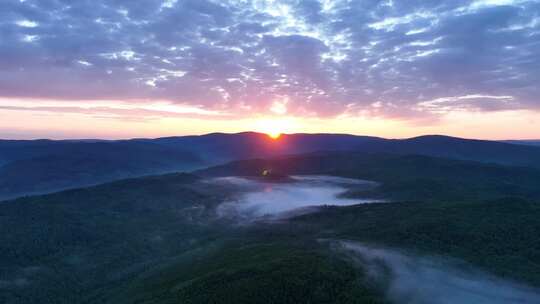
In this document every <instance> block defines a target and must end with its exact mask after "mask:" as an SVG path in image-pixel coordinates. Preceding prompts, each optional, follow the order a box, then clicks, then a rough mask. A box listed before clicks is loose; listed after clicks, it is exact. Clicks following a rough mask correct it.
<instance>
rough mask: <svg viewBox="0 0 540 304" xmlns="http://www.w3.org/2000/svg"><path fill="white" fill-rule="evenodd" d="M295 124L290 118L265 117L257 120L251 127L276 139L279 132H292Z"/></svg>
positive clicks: (279, 134)
mask: <svg viewBox="0 0 540 304" xmlns="http://www.w3.org/2000/svg"><path fill="white" fill-rule="evenodd" d="M296 125H297V124H296V122H295V121H294V120H293V119H291V118H267V119H266V118H265V119H259V120H257V121H256V122H255V126H254V128H253V129H254V130H255V131H258V132H262V133H265V134H267V135H268V136H269V137H270V138H272V139H278V138H279V137H280V136H281V134H284V133H294V132H295V129H296V128H297V126H296Z"/></svg>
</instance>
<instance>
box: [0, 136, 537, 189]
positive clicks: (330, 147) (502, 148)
mask: <svg viewBox="0 0 540 304" xmlns="http://www.w3.org/2000/svg"><path fill="white" fill-rule="evenodd" d="M317 151H343V152H344V151H360V152H364V153H386V154H395V155H424V156H432V157H443V158H451V159H460V160H472V161H479V162H486V163H496V164H503V165H512V166H528V167H536V168H540V147H534V146H527V145H517V144H511V143H502V142H496V141H483V140H470V139H462V138H455V137H447V136H438V135H429V136H421V137H415V138H410V139H384V138H379V137H370V136H355V135H347V134H284V135H282V136H281V137H280V138H279V139H277V140H273V139H270V138H269V137H268V136H267V135H266V134H261V133H254V132H244V133H237V134H224V133H212V134H207V135H201V136H181V137H165V138H156V139H132V140H120V141H100V140H61V141H54V140H32V141H13V140H5V141H0V199H5V198H10V197H16V196H20V195H26V194H35V193H46V192H51V191H56V190H60V189H67V188H73V187H78V186H85V185H92V184H96V183H100V182H105V181H111V180H116V179H120V178H126V177H136V176H142V175H148V174H159V173H165V172H174V171H189V170H194V169H199V168H203V167H208V166H214V165H219V164H223V163H226V162H229V161H234V160H241V159H250V158H267V157H276V156H282V155H293V154H303V153H311V152H317Z"/></svg>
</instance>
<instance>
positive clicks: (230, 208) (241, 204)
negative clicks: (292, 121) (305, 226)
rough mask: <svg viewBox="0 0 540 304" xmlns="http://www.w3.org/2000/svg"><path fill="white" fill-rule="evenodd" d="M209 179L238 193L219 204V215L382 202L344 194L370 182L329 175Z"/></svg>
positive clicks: (276, 214) (247, 216) (279, 213)
mask: <svg viewBox="0 0 540 304" xmlns="http://www.w3.org/2000/svg"><path fill="white" fill-rule="evenodd" d="M212 182H217V183H224V184H229V185H232V186H234V187H237V188H238V189H240V190H239V193H240V194H239V195H237V196H236V197H234V198H233V199H231V200H229V201H227V202H225V203H223V204H221V205H220V206H219V207H218V209H217V212H218V214H219V215H220V216H225V217H234V218H238V219H243V220H257V219H261V218H283V217H288V216H293V215H298V214H301V213H306V212H310V211H315V210H317V208H318V207H320V206H350V205H356V204H364V203H375V202H382V201H381V200H375V199H369V198H346V197H343V196H342V194H344V193H345V192H346V191H347V190H348V189H351V188H354V189H356V190H358V189H370V188H373V187H375V186H376V185H377V184H376V183H374V182H370V181H364V180H356V179H348V178H341V177H332V176H292V177H290V178H288V179H287V180H285V181H278V182H269V181H265V180H262V179H253V178H244V177H223V178H216V179H214V180H213V181H212Z"/></svg>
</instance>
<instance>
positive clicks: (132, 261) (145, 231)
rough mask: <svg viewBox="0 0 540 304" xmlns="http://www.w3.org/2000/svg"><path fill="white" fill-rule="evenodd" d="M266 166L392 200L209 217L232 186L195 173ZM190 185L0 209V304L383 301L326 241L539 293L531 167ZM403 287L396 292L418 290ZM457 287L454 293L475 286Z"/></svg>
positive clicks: (172, 180) (305, 165)
mask: <svg viewBox="0 0 540 304" xmlns="http://www.w3.org/2000/svg"><path fill="white" fill-rule="evenodd" d="M269 166H271V169H274V170H278V171H282V172H287V173H295V174H296V173H303V174H308V173H311V174H332V175H338V176H345V177H363V178H368V177H369V178H373V179H374V180H377V181H379V182H380V183H381V185H380V187H379V188H378V190H377V192H378V193H375V192H373V193H370V194H373V195H375V194H379V195H384V196H385V197H394V198H396V200H393V201H391V202H389V203H374V204H360V205H354V206H347V207H338V206H334V207H322V208H320V210H317V211H314V212H313V213H308V214H301V215H298V216H295V217H292V218H290V219H288V220H280V221H268V222H265V221H263V222H254V223H251V224H247V225H245V224H238V222H237V221H235V220H234V219H227V218H223V217H221V216H220V215H219V213H218V212H217V210H218V209H219V207H220V206H222V204H223V203H230V199H231V198H235V197H237V196H238V195H241V193H239V192H238V191H244V190H238V189H237V188H234V187H229V186H227V184H219V183H213V182H209V180H207V179H205V178H204V176H203V175H207V176H217V175H220V174H224V173H228V174H242V175H247V174H250V172H251V174H256V173H258V172H259V170H260V169H261V168H268V167H269ZM197 175H199V176H197ZM197 175H194V174H186V173H176V174H167V175H162V176H150V177H142V178H136V179H126V180H120V181H115V182H111V183H107V184H103V185H98V186H93V187H87V188H80V189H73V190H67V191H62V192H59V193H54V194H48V195H42V196H32V197H24V198H19V199H16V200H12V201H8V202H5V203H2V204H0V219H1V220H0V231H1V232H2V233H0V243H1V244H2V246H0V269H1V270H2V271H1V272H0V288H1V289H0V290H1V292H0V303H40V304H43V303H45V304H47V303H114V304H123V303H126V304H127V303H148V304H169V303H224V304H228V303H235V304H244V303H250V304H253V303H255V304H258V303H260V304H266V303H342V304H349V303H358V304H363V303H372V304H374V303H389V302H388V300H387V295H386V294H385V288H386V287H385V285H387V284H386V283H389V282H391V279H392V278H393V277H391V276H390V277H386V275H390V274H392V273H393V272H391V271H390V270H391V269H390V268H388V271H384V272H380V274H381V275H383V276H382V278H383V279H386V278H388V282H386V281H383V282H382V283H380V282H378V281H376V280H373V279H372V278H371V277H370V276H369V274H370V273H371V274H373V271H374V269H373V268H370V266H369V265H368V264H363V263H361V262H362V261H363V260H362V259H360V258H361V257H350V256H344V255H342V254H340V253H339V251H335V248H334V247H333V246H332V243H330V244H329V243H328V242H326V240H328V241H332V240H354V241H358V242H361V243H366V244H373V245H378V246H383V248H397V249H399V250H400V252H404V253H407V254H410V255H411V256H413V255H418V256H421V257H422V256H426V257H429V259H425V260H424V264H429V265H435V263H432V262H430V261H431V259H430V258H431V257H433V256H434V255H436V256H439V257H442V258H444V260H443V261H444V262H445V263H444V264H437V265H439V266H440V265H444V267H446V265H447V264H449V263H450V262H452V261H453V260H454V259H459V261H460V263H461V261H464V262H466V263H470V264H471V265H473V266H474V267H478V268H479V269H480V270H481V271H482V272H481V275H482V277H487V278H489V279H491V278H492V277H491V275H497V276H500V277H503V278H506V279H511V280H513V281H515V282H518V283H520V284H521V283H526V284H530V285H531V286H532V287H534V288H538V287H540V263H539V261H540V255H539V252H540V242H538V232H539V231H540V204H539V202H540V199H539V197H540V192H539V189H540V182H539V181H540V170H537V169H526V168H516V167H509V166H501V165H494V164H485V163H478V162H472V161H460V160H450V159H443V158H433V157H427V156H415V155H391V154H364V153H359V152H320V153H312V154H309V155H296V156H287V157H278V158H275V159H270V160H261V159H259V160H251V161H237V162H233V163H231V164H228V165H224V166H220V167H217V168H212V169H208V170H203V171H198V172H197ZM265 191H266V190H265ZM494 191H495V192H494ZM347 195H349V196H351V197H357V195H358V197H365V195H366V193H358V192H356V191H351V192H350V193H348V194H347ZM516 196H518V197H516ZM400 198H409V200H407V201H400V200H397V199H400ZM435 261H437V260H435ZM383 262H384V261H383V260H381V261H378V262H377V263H378V264H380V266H381V265H382V266H385V267H386V266H387V265H386V264H383ZM413 266H415V265H410V269H413V270H416V268H414V267H413ZM467 266H468V264H467ZM441 267H442V266H441ZM444 267H443V268H444ZM384 269H386V268H384ZM466 269H468V268H466ZM420 270H422V268H421V269H420ZM451 271H452V269H449V270H448V272H451ZM418 272H419V273H422V271H418ZM430 273H431V272H430ZM430 273H428V275H429V274H430ZM486 273H487V274H486ZM376 274H379V272H376ZM398 275H400V274H399V273H398ZM434 278H435V279H437V280H442V282H445V281H444V277H441V276H434ZM465 278H466V279H467V278H468V277H465ZM405 279H406V280H407V284H406V286H405V287H404V290H405V291H416V290H423V289H426V286H427V285H429V284H427V285H426V284H421V283H423V281H421V282H416V281H415V279H414V276H413V277H407V276H406V277H405ZM432 281H433V279H432ZM462 281H463V278H462V280H461V281H459V282H462ZM467 282H470V283H467V284H469V285H463V284H456V285H458V286H465V288H466V287H470V286H473V287H474V286H477V285H475V284H476V283H475V281H474V280H472V281H468V279H467ZM495 282H496V281H495ZM430 286H431V285H430ZM436 286H439V285H436ZM497 286H498V285H489V286H487V287H483V286H481V287H483V288H484V289H485V290H493V289H496V288H497ZM512 286H513V285H512ZM465 288H464V289H465ZM464 289H460V290H464ZM451 290H453V289H451ZM391 291H392V290H391ZM481 294H482V295H483V296H488V295H489V293H488V292H486V293H484V292H482V293H481ZM410 299H411V298H410V297H406V298H405V299H404V302H406V303H409V302H410V301H409V300H410ZM443 299H444V298H443ZM534 299H536V298H534ZM534 299H533V300H530V301H523V302H524V303H537V301H536V302H535V301H534ZM464 302H467V301H466V299H465V300H463V301H457V302H456V303H464ZM487 302H490V303H493V301H489V300H488V301H487ZM510 302H511V301H510ZM392 303H394V302H392ZM398 303H399V302H398ZM422 303H431V301H422ZM498 303H500V302H498Z"/></svg>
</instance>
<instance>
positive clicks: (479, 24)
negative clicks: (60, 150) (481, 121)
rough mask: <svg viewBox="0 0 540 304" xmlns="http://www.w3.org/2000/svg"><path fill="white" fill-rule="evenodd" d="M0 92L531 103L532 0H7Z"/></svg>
mask: <svg viewBox="0 0 540 304" xmlns="http://www.w3.org/2000/svg"><path fill="white" fill-rule="evenodd" d="M0 37H1V39H0V97H4V98H15V97H17V98H40V99H54V100H122V101H129V102H131V103H134V104H139V103H143V104H144V103H146V102H147V101H148V100H153V101H155V100H159V101H164V102H170V103H175V104H181V105H188V106H195V107H200V108H202V109H204V110H206V111H217V112H223V113H233V114H234V115H240V116H242V115H250V114H253V113H262V114H276V115H283V114H289V115H296V116H319V117H331V116H337V115H351V116H354V115H360V114H362V115H369V116H381V117H398V118H409V117H425V116H431V115H437V114H444V113H448V112H453V111H497V110H505V109H539V108H540V102H539V100H538V99H537V98H538V96H540V87H539V86H538V83H539V82H540V2H539V1H520V0H514V1H512V0H477V1H462V0H457V1H442V0H431V1H392V0H390V1H372V0H335V1H331V0H302V1H301V0H252V1H248V0H228V1H211V0H165V1H158V0H140V1H127V0H107V1H105V0H79V1H68V0H4V1H2V2H1V3H0Z"/></svg>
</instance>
